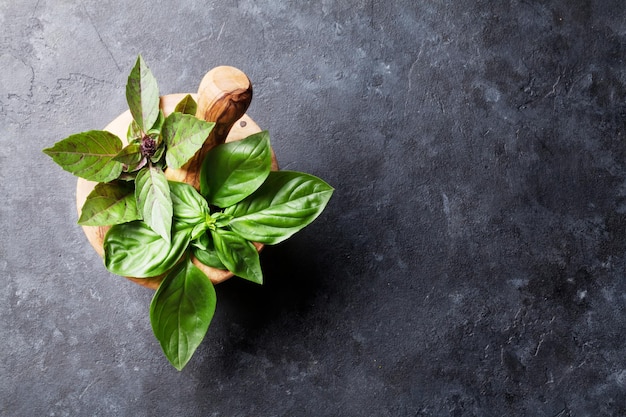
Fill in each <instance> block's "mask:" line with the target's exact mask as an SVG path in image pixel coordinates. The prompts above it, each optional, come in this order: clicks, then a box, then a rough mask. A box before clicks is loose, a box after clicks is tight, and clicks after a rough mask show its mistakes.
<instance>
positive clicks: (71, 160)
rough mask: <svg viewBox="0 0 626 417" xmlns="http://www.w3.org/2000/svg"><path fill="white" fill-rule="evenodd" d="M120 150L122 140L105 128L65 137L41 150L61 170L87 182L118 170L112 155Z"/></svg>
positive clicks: (101, 179)
mask: <svg viewBox="0 0 626 417" xmlns="http://www.w3.org/2000/svg"><path fill="white" fill-rule="evenodd" d="M121 150H122V141H121V140H120V138H118V137H117V136H115V135H114V134H113V133H110V132H107V131H105V130H90V131H87V132H83V133H77V134H75V135H71V136H68V137H67V138H65V139H63V140H61V141H59V142H57V143H55V144H54V146H52V147H51V148H47V149H44V150H43V152H44V153H45V154H46V155H48V156H50V157H52V160H53V161H54V162H56V163H57V164H59V165H60V166H61V168H63V169H64V170H66V171H68V172H71V173H72V174H74V175H76V176H78V177H81V178H84V179H86V180H89V181H96V182H109V181H112V180H114V179H116V178H117V177H118V176H119V175H120V173H121V172H122V164H121V163H120V162H117V161H115V160H114V159H113V158H115V156H116V155H117V154H118V153H119V151H121Z"/></svg>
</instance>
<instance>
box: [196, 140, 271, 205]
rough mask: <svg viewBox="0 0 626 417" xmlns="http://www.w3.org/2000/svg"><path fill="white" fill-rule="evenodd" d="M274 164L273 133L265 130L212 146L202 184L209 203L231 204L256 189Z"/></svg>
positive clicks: (206, 158) (202, 175) (206, 159)
mask: <svg viewBox="0 0 626 417" xmlns="http://www.w3.org/2000/svg"><path fill="white" fill-rule="evenodd" d="M271 167H272V149H271V147H270V143H269V134H268V132H267V131H263V132H260V133H257V134H254V135H251V136H248V137H247V138H245V139H243V140H239V141H234V142H229V143H224V144H222V145H219V146H216V147H215V148H213V149H211V151H209V153H208V154H207V156H206V157H205V159H204V162H203V164H202V170H201V171H200V179H201V183H200V184H201V188H200V191H201V192H202V195H204V196H205V197H206V198H207V200H208V201H209V204H213V205H215V206H218V207H228V206H231V205H233V204H235V203H237V202H239V201H241V200H243V199H244V198H246V197H247V196H249V195H250V194H251V193H252V192H253V191H254V190H256V189H257V188H258V187H259V186H260V185H261V184H262V183H263V181H265V178H267V175H268V174H269V172H270V169H271Z"/></svg>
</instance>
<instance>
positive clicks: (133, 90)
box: [126, 55, 159, 132]
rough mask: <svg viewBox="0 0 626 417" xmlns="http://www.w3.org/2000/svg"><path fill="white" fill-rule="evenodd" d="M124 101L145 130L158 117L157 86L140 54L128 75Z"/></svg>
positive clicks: (144, 130)
mask: <svg viewBox="0 0 626 417" xmlns="http://www.w3.org/2000/svg"><path fill="white" fill-rule="evenodd" d="M126 101H127V102H128V108H129V109H130V113H131V114H132V115H133V119H135V121H136V122H137V125H139V127H140V129H141V130H142V131H143V132H147V131H148V130H149V129H150V128H151V127H152V126H153V125H154V122H156V120H157V118H158V117H159V87H158V85H157V81H156V78H155V77H154V75H152V72H151V71H150V68H148V66H147V65H146V63H145V62H144V60H143V58H142V57H141V55H139V56H138V57H137V62H136V63H135V66H134V67H133V69H132V70H131V72H130V75H129V76H128V82H127V84H126Z"/></svg>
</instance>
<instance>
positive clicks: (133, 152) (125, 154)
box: [113, 143, 147, 172]
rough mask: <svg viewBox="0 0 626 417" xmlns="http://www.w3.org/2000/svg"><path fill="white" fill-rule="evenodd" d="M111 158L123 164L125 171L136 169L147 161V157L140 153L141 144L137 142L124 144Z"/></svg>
mask: <svg viewBox="0 0 626 417" xmlns="http://www.w3.org/2000/svg"><path fill="white" fill-rule="evenodd" d="M113 159H115V160H116V161H117V162H121V163H122V164H124V171H126V172H132V171H136V170H138V169H140V168H142V167H143V166H144V165H145V164H146V163H147V159H146V158H144V157H143V155H142V154H141V145H139V144H138V143H131V144H130V145H126V146H125V147H124V149H122V150H121V151H120V153H118V154H117V155H116V156H115V158H113Z"/></svg>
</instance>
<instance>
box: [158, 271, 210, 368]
mask: <svg viewBox="0 0 626 417" xmlns="http://www.w3.org/2000/svg"><path fill="white" fill-rule="evenodd" d="M216 304H217V297H216V295H215V289H214V288H213V284H211V280H209V279H208V278H207V277H206V275H204V273H203V272H202V271H201V270H200V269H198V268H197V267H196V266H195V265H194V264H193V263H192V262H191V261H190V260H186V261H185V262H181V263H180V264H179V265H177V266H176V267H175V268H174V269H173V270H172V271H171V272H170V273H169V274H168V275H167V276H166V277H165V279H164V280H163V281H162V282H161V285H160V286H159V288H158V289H157V291H156V293H155V294H154V297H153V298H152V302H151V304H150V322H151V324H152V330H153V332H154V335H155V337H156V338H157V340H158V341H159V343H160V344H161V348H162V349H163V352H164V353H165V356H166V357H167V359H168V360H169V361H170V363H171V364H172V365H173V366H174V367H175V368H176V369H178V370H179V371H180V370H181V369H183V368H184V366H185V365H186V364H187V362H189V359H191V357H192V355H193V353H194V352H195V350H196V349H197V347H198V346H199V345H200V343H201V342H202V340H203V339H204V336H205V335H206V332H207V330H208V328H209V324H210V323H211V320H212V319H213V314H214V313H215V306H216Z"/></svg>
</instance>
